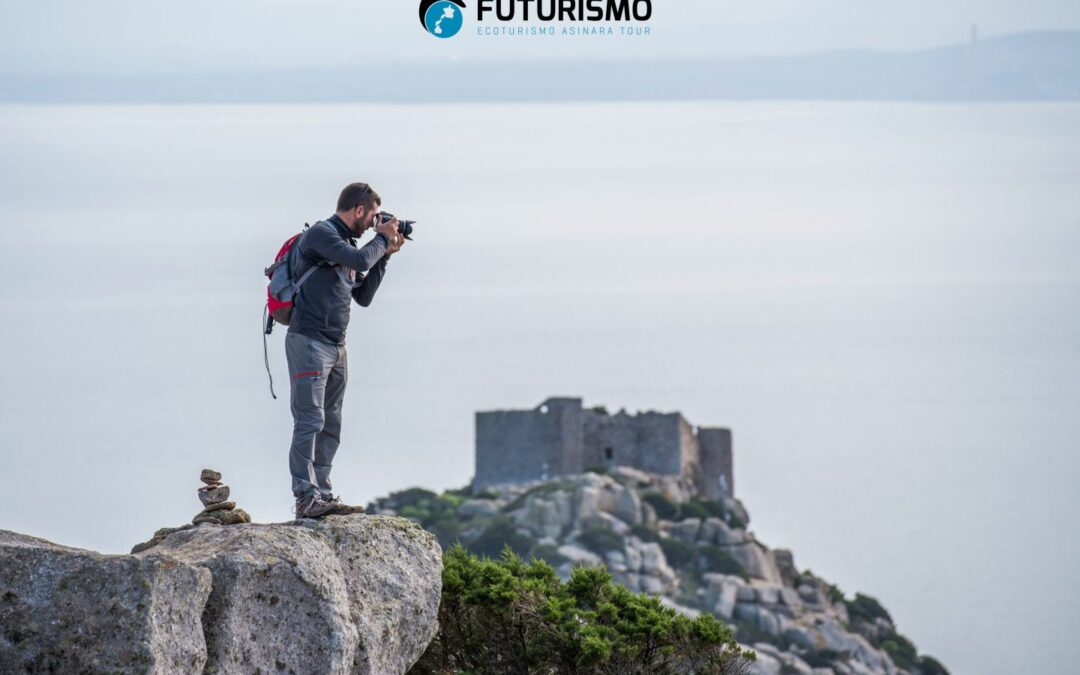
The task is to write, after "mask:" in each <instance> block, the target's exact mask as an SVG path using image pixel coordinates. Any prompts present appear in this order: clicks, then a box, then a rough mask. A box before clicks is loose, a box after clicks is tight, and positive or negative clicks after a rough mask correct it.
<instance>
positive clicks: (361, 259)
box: [304, 223, 390, 272]
mask: <svg viewBox="0 0 1080 675" xmlns="http://www.w3.org/2000/svg"><path fill="white" fill-rule="evenodd" d="M389 243H390V241H389V240H388V239H387V237H386V235H385V234H383V233H381V232H380V233H378V234H376V235H375V238H374V239H372V240H371V241H369V242H368V243H366V244H364V245H363V246H362V247H360V248H356V247H354V246H350V245H349V244H347V243H346V242H345V240H344V239H342V238H341V237H339V236H338V233H337V232H336V231H335V230H334V227H333V226H332V225H330V224H328V223H324V224H321V225H315V226H313V227H312V228H311V230H310V231H308V233H307V235H305V237H304V248H306V249H307V251H308V252H310V253H315V254H318V255H319V256H321V257H323V258H325V259H326V260H329V261H330V262H332V263H337V264H338V265H344V266H345V267H351V268H352V269H354V270H356V271H357V272H367V271H368V270H369V269H372V266H373V265H374V264H375V263H376V262H377V261H378V260H379V259H381V258H382V257H383V254H384V253H386V247H387V245H388V244H389Z"/></svg>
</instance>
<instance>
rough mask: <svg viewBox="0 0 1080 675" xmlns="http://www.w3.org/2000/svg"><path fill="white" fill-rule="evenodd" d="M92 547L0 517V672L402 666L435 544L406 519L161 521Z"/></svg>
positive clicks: (409, 657) (430, 616) (408, 657)
mask: <svg viewBox="0 0 1080 675" xmlns="http://www.w3.org/2000/svg"><path fill="white" fill-rule="evenodd" d="M134 551H135V552H134V553H133V554H131V555H103V554H100V553H96V552H93V551H87V550H83V549H77V548H70V547H67V546H62V545H59V544H54V543H52V542H49V541H45V540H44V539H38V538H35V537H30V536H26V535H22V534H18V533H15V532H8V531H4V530H0V672H4V673H8V672H12V673H16V672H64V673H66V672H79V673H105V672H108V673H193V672H206V673H239V672H243V673H249V672H264V673H266V672H274V673H314V672H318V673H350V674H368V673H372V674H378V675H383V674H385V673H404V672H406V671H407V670H408V669H409V668H410V667H411V666H412V664H413V663H415V662H416V660H417V659H419V658H420V655H421V654H422V653H423V652H424V649H425V648H426V647H427V645H428V643H429V642H430V641H431V639H432V638H433V637H434V635H435V633H436V631H437V629H438V624H437V621H438V610H439V600H440V595H441V591H442V578H441V572H442V549H441V548H440V546H439V544H438V541H437V540H436V538H435V537H434V536H433V535H431V534H430V533H428V532H426V531H424V530H423V529H422V528H420V527H419V526H417V525H416V524H414V523H412V522H411V521H409V520H407V519H404V518H397V517H392V516H367V515H356V516H328V517H325V518H322V519H320V520H310V519H303V520H298V521H294V522H291V523H278V524H256V523H250V524H238V525H230V526H224V527H223V526H221V525H215V524H210V523H204V524H200V525H197V526H186V527H184V528H177V529H164V530H159V531H158V533H157V534H156V535H155V537H154V538H153V539H151V540H150V541H149V542H146V543H145V544H140V545H138V546H136V547H135V549H134Z"/></svg>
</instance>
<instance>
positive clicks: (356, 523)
mask: <svg viewBox="0 0 1080 675" xmlns="http://www.w3.org/2000/svg"><path fill="white" fill-rule="evenodd" d="M342 520H348V521H349V526H348V527H342V526H341V521H342ZM298 524H299V525H301V526H302V527H306V528H309V529H311V530H313V531H315V532H318V533H319V534H321V535H322V536H323V537H324V538H325V539H326V541H327V543H329V544H330V545H331V546H332V548H333V549H334V552H335V553H336V554H337V558H338V561H339V562H340V563H341V567H342V571H343V572H344V573H345V588H346V590H347V591H348V594H349V603H350V606H351V610H352V617H353V621H354V622H355V623H356V627H357V629H358V630H359V633H360V645H359V649H358V656H357V659H356V661H357V667H356V668H354V669H353V671H352V672H353V673H357V674H360V673H373V674H375V675H381V674H382V673H404V672H405V671H407V670H408V669H409V668H411V667H412V665H413V664H414V663H416V661H417V660H419V658H420V656H421V655H422V654H423V653H424V650H425V649H427V646H428V643H430V642H431V640H432V639H434V637H435V634H436V633H437V632H438V629H439V623H438V619H439V601H440V599H441V598H442V549H441V548H440V547H439V543H438V540H437V539H436V538H435V535H433V534H431V533H430V532H427V531H426V530H424V529H423V528H421V527H420V526H419V525H417V524H416V523H414V522H412V521H410V520H406V519H404V518H388V517H379V516H350V517H345V518H341V517H335V518H321V519H319V520H301V521H299V523H298Z"/></svg>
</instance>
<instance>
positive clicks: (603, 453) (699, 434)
mask: <svg viewBox="0 0 1080 675" xmlns="http://www.w3.org/2000/svg"><path fill="white" fill-rule="evenodd" d="M613 466H631V467H634V468H637V469H641V470H642V471H648V472H650V473H656V474H668V475H675V476H681V477H683V478H684V479H686V481H687V482H688V483H689V484H690V485H692V486H693V487H694V488H696V491H697V493H698V494H699V495H701V496H702V497H704V498H706V499H722V498H724V497H733V496H734V492H735V478H734V474H733V473H732V449H731V430H730V429H723V428H720V427H697V428H696V429H695V428H694V427H693V426H691V425H690V423H689V422H687V421H686V419H685V418H684V417H683V416H682V414H681V413H678V412H673V413H660V412H653V411H648V412H639V413H636V414H633V415H629V414H627V413H626V412H625V411H619V412H618V413H616V414H614V415H611V414H608V413H607V411H606V410H604V409H602V408H592V409H589V408H583V407H582V399H580V398H549V399H548V400H546V401H544V402H543V403H541V404H540V405H538V406H537V407H536V408H533V409H532V410H492V411H482V412H477V413H476V478H475V480H474V482H473V489H474V490H475V491H479V490H482V489H483V488H484V487H485V486H490V485H499V484H505V483H524V482H528V481H535V480H547V479H549V478H553V477H555V476H565V475H569V474H575V473H582V472H584V471H587V470H590V469H594V468H600V467H613Z"/></svg>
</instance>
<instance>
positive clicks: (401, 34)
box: [0, 0, 1080, 73]
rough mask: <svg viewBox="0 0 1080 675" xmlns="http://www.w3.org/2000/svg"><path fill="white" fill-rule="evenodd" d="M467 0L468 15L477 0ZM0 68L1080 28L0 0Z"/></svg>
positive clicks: (736, 46)
mask: <svg viewBox="0 0 1080 675" xmlns="http://www.w3.org/2000/svg"><path fill="white" fill-rule="evenodd" d="M475 1H476V0H471V1H470V2H469V3H468V6H469V10H468V12H467V14H466V16H467V17H468V18H469V19H471V18H472V17H473V12H474V4H473V3H474V2H475ZM0 8H2V10H0V17H2V20H0V72H4V73H16V72H38V71H48V72H56V71H74V72H85V71H97V72H101V71H104V72H111V71H120V72H125V71H146V70H158V69H172V70H185V69H196V70H203V69H215V70H216V69H228V68H244V67H266V66H312V65H357V64H364V63H374V62H387V61H411V60H428V59H445V58H467V59H478V60H486V59H515V58H574V57H596V58H652V57H669V58H670V57H679V56H700V55H736V54H738V55H742V54H790V53H799V52H806V51H816V50H825V49H840V48H878V49H895V50H905V49H917V48H921V47H928V46H935V45H940V44H948V43H953V42H957V41H962V40H966V39H967V38H968V35H969V31H970V26H971V24H972V23H973V22H974V23H978V25H979V31H980V34H981V35H985V36H988V35H995V34H1000V33H1008V32H1014V31H1022V30H1034V29H1080V3H1078V2H1076V1H1075V0H1034V1H1031V2H1023V3H1021V2H1016V1H1015V0H990V1H987V0H983V1H978V2H977V1H975V0H960V1H957V0H951V1H949V2H940V1H931V0H913V1H910V2H903V3H898V2H881V1H880V0H877V1H871V2H867V1H866V0H831V1H829V2H820V1H819V2H805V1H803V0H767V1H765V2H756V3H747V2H731V1H729V0H720V1H717V0H653V8H654V10H653V11H654V16H653V19H652V21H651V22H650V25H651V27H652V30H653V35H652V36H651V37H649V38H644V39H642V38H638V39H631V38H622V37H615V38H601V39H597V38H591V39H590V38H581V37H577V38H571V37H562V36H558V37H555V38H532V39H520V38H518V39H507V38H505V37H503V38H499V37H481V36H477V35H475V34H472V33H471V32H470V31H469V28H470V25H471V24H472V22H471V21H468V20H467V23H466V27H465V29H464V32H463V34H462V35H459V36H457V37H455V38H454V39H450V40H436V39H433V38H431V37H429V36H427V35H425V34H424V32H423V30H422V29H421V27H420V24H419V21H418V18H417V10H416V3H415V2H413V1H412V0H408V1H406V2H401V1H400V0H394V1H392V2H391V1H386V0H384V1H383V2H370V1H365V2H361V1H360V0H305V1H304V2H300V1H299V0H224V1H222V0H183V1H182V2H178V1H177V0H155V2H145V0H139V1H136V0H99V1H96V2H86V1H85V0H38V1H36V2H25V0H0Z"/></svg>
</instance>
